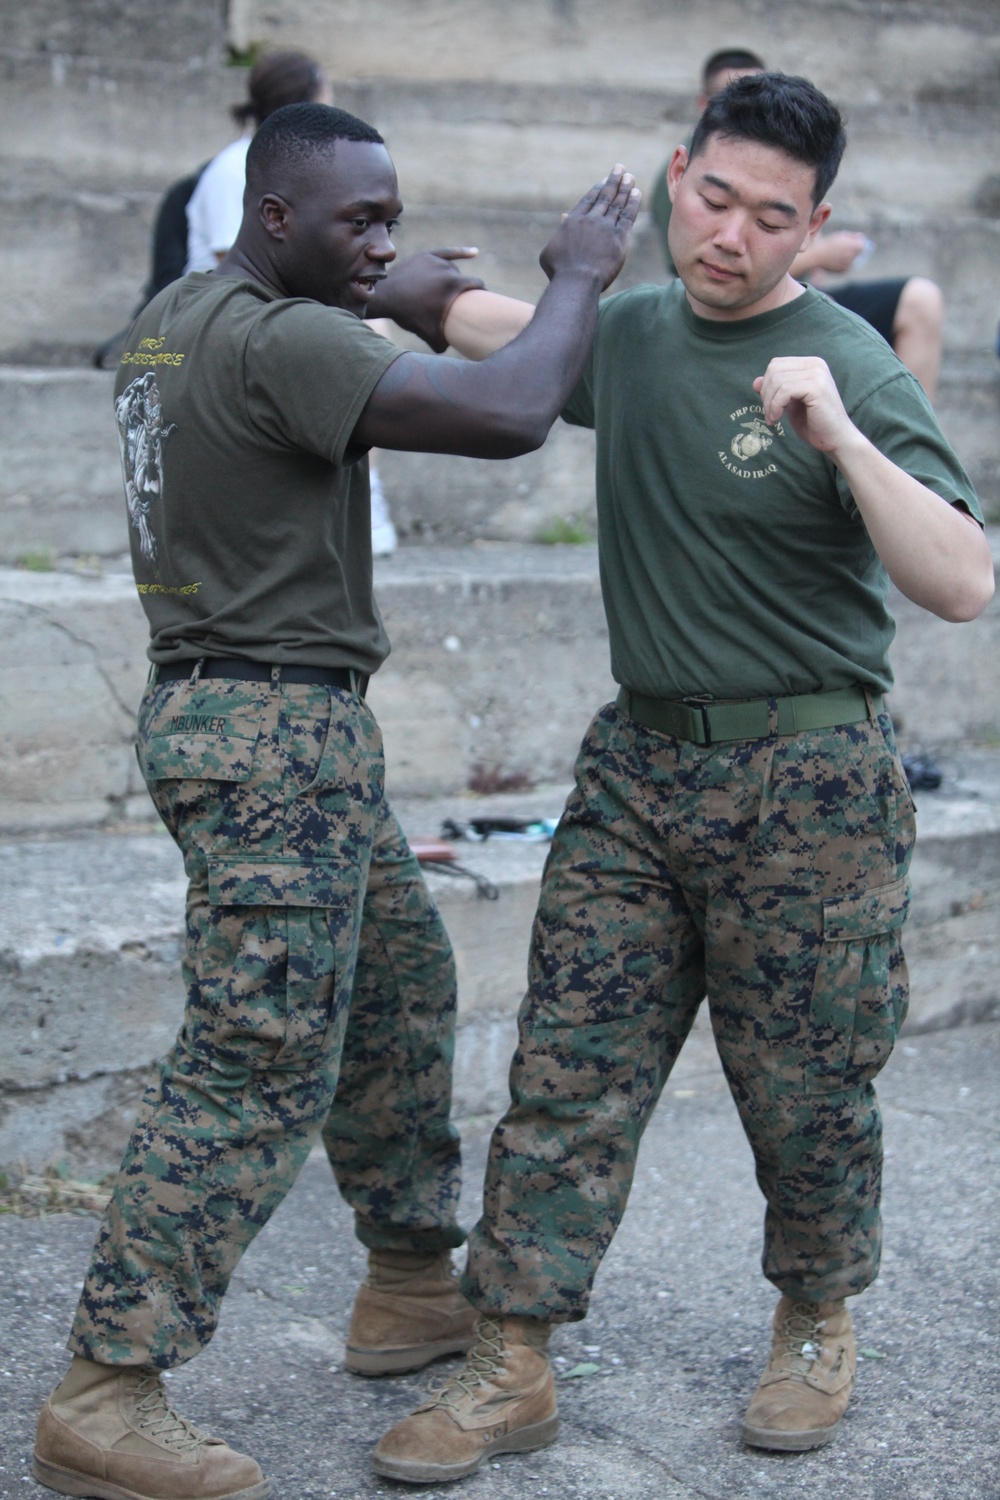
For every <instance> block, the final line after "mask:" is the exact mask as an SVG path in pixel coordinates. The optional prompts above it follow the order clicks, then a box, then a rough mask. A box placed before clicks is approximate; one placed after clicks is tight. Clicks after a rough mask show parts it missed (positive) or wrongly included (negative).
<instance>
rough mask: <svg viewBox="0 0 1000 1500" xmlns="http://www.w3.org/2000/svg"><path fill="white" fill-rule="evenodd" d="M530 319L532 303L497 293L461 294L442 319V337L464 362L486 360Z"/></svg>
mask: <svg viewBox="0 0 1000 1500" xmlns="http://www.w3.org/2000/svg"><path fill="white" fill-rule="evenodd" d="M534 316H535V305H534V303H533V302H518V301H517V299H516V298H514V297H502V296H501V295H500V294H499V292H486V291H481V292H475V291H472V292H463V293H462V294H461V296H459V297H456V298H455V300H454V302H453V303H452V304H451V307H450V309H449V311H448V315H447V317H446V318H445V320H444V332H445V337H446V338H447V340H448V343H449V344H450V345H451V347H452V348H453V349H457V350H458V352H459V354H464V355H465V357H466V359H486V358H487V357H488V356H489V355H490V354H495V353H496V351H497V350H498V349H503V348H504V347H505V345H507V344H509V343H510V342H511V340H512V339H516V338H517V336H518V334H519V333H521V332H522V331H523V330H524V329H525V328H527V326H528V324H529V323H530V322H531V320H532V318H533V317H534Z"/></svg>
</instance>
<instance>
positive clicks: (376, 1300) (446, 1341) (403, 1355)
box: [344, 1250, 478, 1375]
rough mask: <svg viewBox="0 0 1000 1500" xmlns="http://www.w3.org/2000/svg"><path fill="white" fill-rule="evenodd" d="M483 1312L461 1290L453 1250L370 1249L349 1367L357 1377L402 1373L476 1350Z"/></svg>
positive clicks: (349, 1342)
mask: <svg viewBox="0 0 1000 1500" xmlns="http://www.w3.org/2000/svg"><path fill="white" fill-rule="evenodd" d="M477 1317H478V1313H477V1312H476V1310H475V1308H472V1307H470V1306H469V1304H468V1302H466V1300H465V1298H464V1297H463V1296H462V1294H461V1292H460V1291H459V1290H458V1285H457V1276H456V1273H455V1268H454V1266H453V1265H452V1263H451V1252H450V1251H448V1250H444V1251H441V1252H439V1253H438V1254H435V1255H414V1254H413V1253H412V1252H410V1251H408V1250H370V1251H369V1252H368V1279H367V1281H365V1282H364V1283H363V1284H362V1285H361V1286H360V1287H359V1288H358V1295H357V1297H356V1298H355V1300H354V1310H353V1312H352V1313H351V1325H350V1327H349V1328H348V1330H347V1352H346V1354H345V1356H344V1365H345V1368H346V1369H348V1370H353V1371H354V1373H355V1374H356V1375H402V1374H403V1373H404V1372H405V1371H407V1370H419V1369H420V1368H421V1367H422V1366H423V1365H427V1364H430V1362H431V1360H432V1359H440V1358H441V1357H442V1355H445V1354H464V1353H465V1351H466V1350H467V1349H469V1348H470V1347H471V1346H472V1341H473V1339H474V1337H475V1328H476V1318H477Z"/></svg>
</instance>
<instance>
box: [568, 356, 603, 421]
mask: <svg viewBox="0 0 1000 1500" xmlns="http://www.w3.org/2000/svg"><path fill="white" fill-rule="evenodd" d="M596 342H597V338H596V336H595V339H594V343H595V344H596ZM562 418H563V421H564V422H571V423H572V424H573V426H574V427H593V425H594V346H593V344H592V345H591V348H590V353H589V354H588V355H587V363H586V365H585V367H584V371H583V374H582V375H581V376H580V379H579V380H578V381H577V383H576V385H575V387H574V388H573V392H572V394H571V396H570V398H569V400H568V401H567V403H566V405H565V406H564V407H563V409H562Z"/></svg>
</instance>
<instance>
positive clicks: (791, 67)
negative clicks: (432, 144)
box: [230, 0, 997, 108]
mask: <svg viewBox="0 0 1000 1500" xmlns="http://www.w3.org/2000/svg"><path fill="white" fill-rule="evenodd" d="M359 14H360V12H359ZM364 16H365V25H364V26H360V25H358V26H349V25H344V16H343V13H342V12H340V11H339V10H337V9H332V8H331V7H329V6H328V5H326V4H325V3H324V0H296V3H295V4H294V5H290V4H286V5H274V4H273V3H271V0H241V4H240V5H239V7H234V8H233V11H232V14H231V18H230V26H231V34H232V37H233V40H234V41H235V42H236V43H237V44H238V45H244V46H245V45H247V43H248V42H249V40H250V39H252V38H261V39H263V40H264V41H265V42H267V43H269V44H272V45H281V46H301V47H311V48H313V49H314V50H315V51H316V52H317V54H318V55H319V56H321V57H323V58H324V59H325V60H326V61H327V63H328V65H330V66H331V68H332V70H333V73H334V76H335V77H340V78H344V77H351V76H354V77H358V78H368V77H371V76H372V75H378V74H386V75H390V76H393V77H396V78H398V79H400V80H401V81H402V80H415V79H420V78H428V77H430V78H439V79H475V80H477V81H479V82H481V83H486V82H489V81H492V80H502V81H507V80H512V81H520V82H528V83H531V84H533V85H534V86H535V87H536V88H537V92H538V95H539V100H540V108H544V107H545V104H544V100H545V96H546V94H547V92H548V89H549V87H550V85H551V83H552V81H553V80H560V81H562V82H574V83H582V84H588V85H594V84H602V83H603V84H605V85H611V86H615V87H617V88H618V89H620V90H621V91H622V93H623V96H625V97H627V96H628V95H629V94H630V92H631V91H632V90H633V89H637V90H641V89H644V88H654V89H662V88H664V87H672V88H674V89H679V90H691V92H692V93H693V92H694V84H695V80H696V79H697V77H698V72H699V69H700V67H701V64H702V61H703V60H704V58H706V57H707V56H708V55H709V53H711V52H714V51H715V49H716V48H717V47H719V46H721V45H726V44H727V43H729V42H730V41H732V42H733V43H734V44H736V45H750V46H751V47H755V48H756V49H758V50H761V49H763V50H764V52H765V56H766V58H767V61H768V62H769V63H770V65H771V66H772V67H776V68H781V69H783V70H784V71H785V72H787V73H795V72H798V73H805V74H806V75H807V76H810V77H813V76H814V77H816V80H817V82H819V83H820V85H821V87H823V88H827V89H829V90H830V91H831V92H834V93H842V94H843V95H844V97H846V98H849V99H851V100H865V99H867V100H871V101H883V102H885V101H891V100H899V101H901V102H912V101H915V100H918V99H919V98H920V97H921V95H923V94H924V93H925V92H926V91H927V90H929V89H932V90H934V91H935V92H948V91H949V90H951V89H954V88H955V87H962V88H968V86H969V83H970V81H971V80H982V85H983V88H984V90H987V89H988V86H989V84H990V82H991V81H993V80H995V77H996V71H995V62H996V56H997V49H996V33H995V25H994V23H995V19H996V12H995V8H994V6H993V4H992V0H949V4H948V5H947V7H942V6H940V5H935V4H933V3H931V0H885V3H880V4H879V5H878V6H873V5H870V4H867V3H865V0H819V3H817V4H809V5H803V4H801V3H798V0H769V4H768V6H767V14H766V26H762V25H761V20H762V15H761V14H757V13H754V14H753V15H752V16H749V15H748V13H747V10H746V7H745V6H744V5H741V4H740V3H739V0H712V4H711V5H710V6H691V5H685V4H684V3H683V0H660V3H658V4H656V5H649V4H648V3H645V0H619V3H618V4H616V5H615V7H614V10H613V12H612V11H609V9H608V7H607V5H606V4H604V3H603V0H545V3H542V4H538V3H536V0H512V3H506V4H504V5H503V6H502V7H501V6H500V5H498V4H497V3H496V0H470V3H467V4H464V5H462V6H461V8H460V9H459V10H456V9H455V8H454V7H453V5H452V4H451V3H450V0H424V3H423V4H421V5H419V6H414V5H411V4H409V3H408V0H373V3H371V4H367V5H366V6H365V9H364ZM369 27H370V28H371V32H369V33H368V34H366V28H369ZM372 33H373V34H374V35H375V36H377V38H378V42H377V45H374V46H373V45H372Z"/></svg>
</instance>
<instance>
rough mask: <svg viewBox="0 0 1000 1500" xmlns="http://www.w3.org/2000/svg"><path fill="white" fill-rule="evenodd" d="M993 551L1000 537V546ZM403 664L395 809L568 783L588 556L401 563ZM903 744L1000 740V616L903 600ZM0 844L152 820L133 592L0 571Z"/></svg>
mask: <svg viewBox="0 0 1000 1500" xmlns="http://www.w3.org/2000/svg"><path fill="white" fill-rule="evenodd" d="M993 535H994V539H995V540H996V541H1000V532H994V533H993ZM375 576H376V590H377V594H378V598H379V602H380V604H381V607H382V609H383V612H384V614H385V618H386V623H387V626H388V629H389V634H390V637H391V639H392V641H393V651H392V654H391V656H390V657H389V660H388V662H387V663H386V665H385V666H384V667H383V669H382V670H381V672H379V673H378V674H377V676H376V678H375V680H374V681H373V683H372V686H371V690H370V699H371V702H372V705H373V707H374V709H375V712H376V714H377V715H378V717H379V720H380V722H381V723H382V726H383V729H384V731H385V740H386V749H387V764H388V785H389V788H390V792H391V795H392V796H393V797H400V796H410V795H417V796H426V795H432V794H444V793H447V794H452V795H454V794H457V793H459V792H461V791H462V790H463V789H465V788H467V787H469V786H470V785H477V786H479V787H481V788H482V787H488V786H492V787H493V788H494V789H496V788H498V787H499V786H502V785H503V783H504V780H505V779H509V778H511V777H514V778H517V782H516V784H519V785H525V784H528V785H531V784H538V783H545V782H548V781H556V782H560V781H564V780H566V779H568V778H569V776H570V775H571V771H572V764H573V760H574V756H575V752H576V747H577V744H578V742H579V739H580V736H581V734H582V733H583V730H584V728H585V726H586V724H587V723H588V721H589V719H590V717H591V715H592V713H593V712H594V711H595V709H596V708H597V707H599V706H600V704H602V703H603V702H605V701H607V699H608V698H610V697H611V696H613V692H614V684H613V683H612V681H611V677H610V672H609V666H608V646H607V634H606V626H605V622H604V613H603V609H602V606H601V600H600V585H599V579H598V569H597V553H596V548H595V547H593V546H588V545H583V546H556V547H540V546H528V545H525V546H518V545H514V544H504V543H479V544H476V545H473V546H470V547H464V548H447V547H408V548H402V549H400V551H399V552H397V553H396V555H395V556H394V557H392V558H387V559H383V560H380V561H379V563H378V564H377V566H376V575H375ZM894 609H895V612H896V617H897V620H898V626H899V629H898V635H897V640H896V643H895V647H894V652H893V660H894V664H895V670H896V686H895V689H894V691H893V695H892V708H893V712H894V714H895V715H896V717H897V720H898V722H899V724H900V726H901V731H902V736H903V742H904V744H906V743H914V744H921V745H923V746H924V747H925V748H930V749H933V750H935V751H942V750H947V749H954V748H956V747H961V746H968V745H977V744H979V745H990V744H996V743H997V742H998V740H1000V610H998V609H996V608H994V609H990V610H987V612H986V613H985V615H983V616H982V617H981V618H980V619H979V620H977V621H975V622H973V623H972V624H969V625H963V626H952V625H947V624H946V623H944V622H943V621H941V620H938V619H936V618H934V617H933V616H931V615H928V614H927V613H926V612H925V611H923V610H920V609H918V608H917V607H916V606H915V605H912V604H910V603H909V601H907V600H905V599H903V598H901V597H899V596H896V598H895V601H894ZM0 618H2V619H3V623H4V627H5V632H4V633H5V638H6V639H7V640H10V641H12V642H14V643H15V648H14V650H13V651H11V652H8V654H7V656H6V657H5V658H4V660H3V661H2V662H0V705H2V710H3V713H2V719H3V727H2V731H0V767H2V771H0V831H2V830H7V831H8V832H16V831H18V830H22V831H23V830H29V829H44V828H51V829H58V828H67V827H74V826H77V827H79V826H94V825H102V824H107V823H109V822H114V821H115V820H117V819H120V818H122V817H125V818H127V819H134V818H136V817H139V818H141V817H145V816H148V815H149V804H148V802H147V800H146V797H145V792H144V790H143V788H142V786H141V783H140V780H139V775H138V769H137V767H136V764H135V759H134V755H133V752H132V735H133V728H134V713H135V709H136V706H137V704H138V700H139V697H140V694H141V691H142V685H143V682H144V680H145V677H146V672H147V661H146V656H145V648H146V639H147V632H146V625H145V618H144V616H143V614H142V610H141V607H140V605H139V602H138V599H137V597H136V594H135V591H134V587H133V585H132V582H131V579H130V577H129V576H128V575H127V573H125V572H108V573H105V574H101V575H96V576H88V575H87V573H86V572H84V571H79V572H67V573H62V572H50V573H32V572H30V571H23V570H14V569H8V570H5V571H4V570H0Z"/></svg>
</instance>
